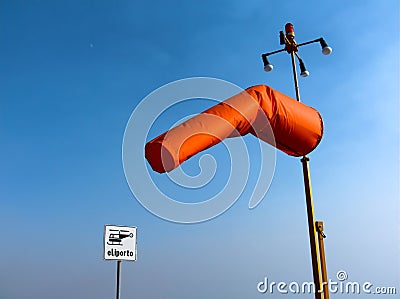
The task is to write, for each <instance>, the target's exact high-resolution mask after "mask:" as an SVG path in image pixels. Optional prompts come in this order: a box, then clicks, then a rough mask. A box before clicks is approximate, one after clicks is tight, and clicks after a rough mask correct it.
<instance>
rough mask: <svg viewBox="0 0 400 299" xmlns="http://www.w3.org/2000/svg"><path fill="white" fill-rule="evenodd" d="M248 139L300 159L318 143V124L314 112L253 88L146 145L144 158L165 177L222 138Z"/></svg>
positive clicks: (265, 88) (320, 125)
mask: <svg viewBox="0 0 400 299" xmlns="http://www.w3.org/2000/svg"><path fill="white" fill-rule="evenodd" d="M247 133H252V134H253V135H255V136H256V137H258V138H260V139H262V140H263V141H265V142H268V143H269V144H271V145H273V146H275V147H276V148H278V149H279V150H281V151H283V152H285V153H287V154H289V155H291V156H303V155H306V154H308V153H309V152H311V151H312V150H313V149H315V148H316V147H317V145H318V143H319V142H320V140H321V138H322V134H323V122H322V118H321V115H320V114H319V113H318V111H317V110H315V109H314V108H311V107H309V106H307V105H304V104H303V103H300V102H298V101H296V100H294V99H292V98H290V97H288V96H286V95H284V94H282V93H280V92H278V91H276V90H274V89H272V88H270V87H268V86H265V85H257V86H253V87H249V88H247V89H246V90H245V91H243V92H241V93H239V94H237V95H235V96H233V97H231V98H229V99H227V100H225V101H223V102H221V103H219V104H217V105H215V106H213V107H211V108H209V109H207V110H206V111H204V112H202V113H200V114H198V115H196V116H194V117H192V118H191V119H189V120H187V121H185V122H184V123H182V124H180V125H178V126H176V127H174V128H172V129H171V130H169V131H167V132H165V133H164V134H162V135H160V136H158V137H156V138H155V139H153V140H151V141H149V142H148V143H147V144H146V147H145V156H146V159H147V160H148V162H149V163H150V165H151V167H152V168H153V170H155V171H157V172H159V173H163V172H168V171H171V170H173V169H175V168H176V167H178V166H179V165H180V164H182V163H183V162H184V161H186V160H187V159H189V158H190V157H192V156H193V155H195V154H197V153H199V152H201V151H203V150H205V149H207V148H209V147H211V146H213V145H215V144H217V143H219V142H221V141H222V140H224V139H225V138H229V137H236V136H243V135H246V134H247Z"/></svg>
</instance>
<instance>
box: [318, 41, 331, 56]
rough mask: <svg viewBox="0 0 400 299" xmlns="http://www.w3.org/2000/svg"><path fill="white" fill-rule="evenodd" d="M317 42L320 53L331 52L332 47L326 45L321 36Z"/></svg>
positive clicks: (327, 53)
mask: <svg viewBox="0 0 400 299" xmlns="http://www.w3.org/2000/svg"><path fill="white" fill-rule="evenodd" d="M319 43H320V44H321V48H322V54H324V55H329V54H331V53H332V48H331V47H329V46H328V44H327V43H326V41H325V40H324V39H323V38H321V39H320V40H319Z"/></svg>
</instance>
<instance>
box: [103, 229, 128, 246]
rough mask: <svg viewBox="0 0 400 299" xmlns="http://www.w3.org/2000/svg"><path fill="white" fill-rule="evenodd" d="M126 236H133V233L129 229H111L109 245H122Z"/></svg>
mask: <svg viewBox="0 0 400 299" xmlns="http://www.w3.org/2000/svg"><path fill="white" fill-rule="evenodd" d="M125 238H133V233H132V232H129V231H128V230H122V229H110V235H109V237H108V242H107V244H108V245H120V246H122V240H123V239H125Z"/></svg>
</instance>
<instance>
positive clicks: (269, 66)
mask: <svg viewBox="0 0 400 299" xmlns="http://www.w3.org/2000/svg"><path fill="white" fill-rule="evenodd" d="M261 57H262V60H263V62H264V71H266V72H270V71H272V70H273V69H274V66H273V65H272V64H270V63H269V61H268V58H267V55H261Z"/></svg>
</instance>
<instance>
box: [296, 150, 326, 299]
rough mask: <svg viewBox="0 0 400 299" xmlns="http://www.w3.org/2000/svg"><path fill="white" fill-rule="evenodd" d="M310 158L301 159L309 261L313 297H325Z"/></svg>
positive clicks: (322, 298) (323, 298)
mask: <svg viewBox="0 0 400 299" xmlns="http://www.w3.org/2000/svg"><path fill="white" fill-rule="evenodd" d="M309 160H310V159H309V158H308V157H306V156H304V157H303V158H302V159H301V163H302V165H303V177H304V190H305V194H306V205H307V220H308V232H309V235H310V247H311V261H312V266H313V267H312V268H313V277H314V285H315V291H316V292H315V299H325V298H326V297H324V294H323V293H322V291H321V290H320V289H321V286H322V277H321V260H320V255H319V250H318V236H317V228H316V222H315V219H314V203H313V199H312V189H311V180H310V169H309V167H308V161H309Z"/></svg>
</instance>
